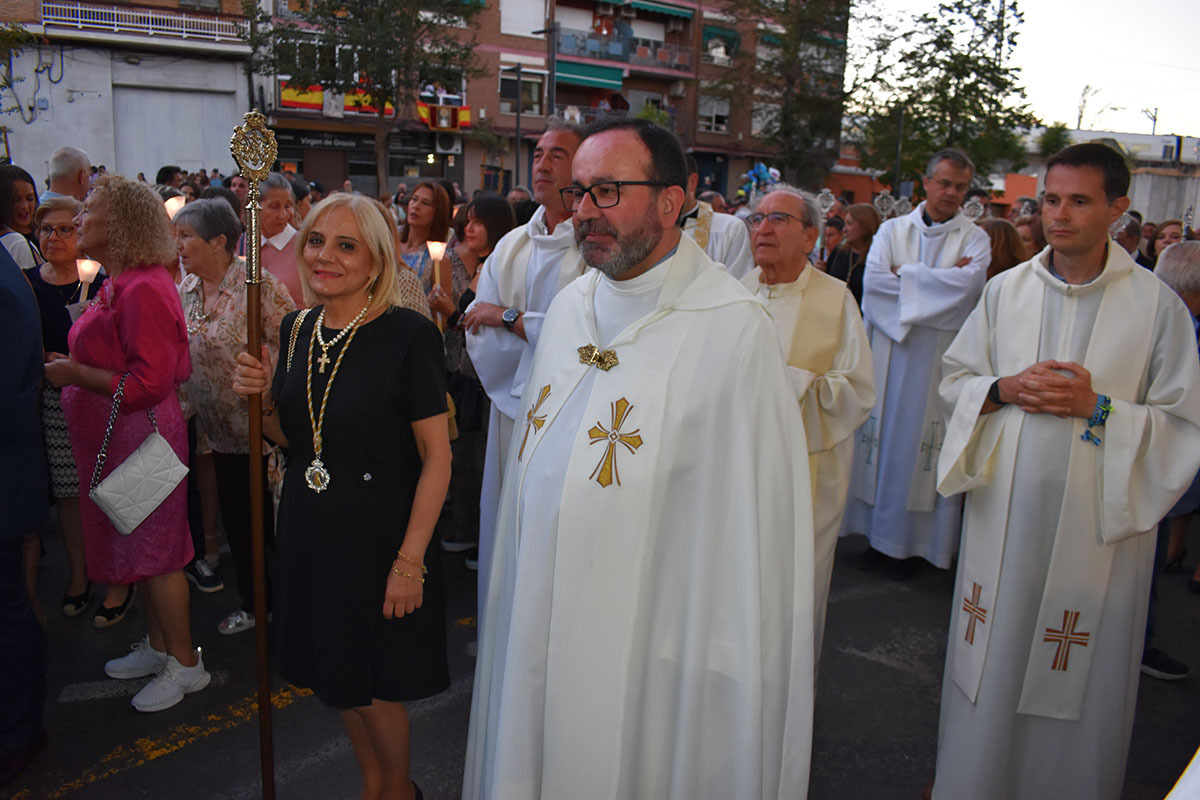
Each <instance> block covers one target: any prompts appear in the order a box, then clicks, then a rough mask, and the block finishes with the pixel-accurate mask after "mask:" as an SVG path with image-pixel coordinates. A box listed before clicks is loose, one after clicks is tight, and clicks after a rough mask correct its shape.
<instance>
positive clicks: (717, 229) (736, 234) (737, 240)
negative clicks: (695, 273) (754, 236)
mask: <svg viewBox="0 0 1200 800" xmlns="http://www.w3.org/2000/svg"><path fill="white" fill-rule="evenodd" d="M698 205H699V212H698V213H697V214H696V216H695V217H694V218H693V217H689V218H688V219H686V220H684V222H683V232H684V233H686V234H687V235H688V236H690V237H692V239H693V240H694V241H695V242H696V244H698V245H700V249H701V250H703V251H704V252H705V253H708V257H709V258H711V259H712V260H713V261H715V262H717V263H718V264H721V265H722V266H724V267H725V269H727V270H729V274H730V275H732V276H733V277H735V278H737V279H738V280H741V279H742V278H743V277H745V275H746V273H748V272H749V271H750V270H752V269H754V256H753V255H752V254H751V252H750V229H749V228H747V227H746V223H745V222H743V221H742V220H740V219H738V218H737V217H735V216H733V215H732V214H721V213H719V212H716V211H713V209H712V206H711V205H709V204H708V203H704V202H701V203H699V204H698Z"/></svg>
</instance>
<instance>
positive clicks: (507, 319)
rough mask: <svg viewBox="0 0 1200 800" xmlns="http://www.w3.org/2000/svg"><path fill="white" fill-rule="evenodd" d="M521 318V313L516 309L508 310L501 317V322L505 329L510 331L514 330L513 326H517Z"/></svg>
mask: <svg viewBox="0 0 1200 800" xmlns="http://www.w3.org/2000/svg"><path fill="white" fill-rule="evenodd" d="M520 318H521V312H520V311H517V310H516V309H515V308H506V309H504V313H503V314H501V315H500V321H501V322H503V323H504V327H505V328H507V329H508V330H510V331H511V330H512V329H513V325H516V324H517V320H518V319H520Z"/></svg>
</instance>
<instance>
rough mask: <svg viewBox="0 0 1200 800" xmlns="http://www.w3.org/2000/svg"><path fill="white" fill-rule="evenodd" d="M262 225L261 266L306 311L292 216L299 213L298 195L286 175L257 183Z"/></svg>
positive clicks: (273, 174) (277, 174)
mask: <svg viewBox="0 0 1200 800" xmlns="http://www.w3.org/2000/svg"><path fill="white" fill-rule="evenodd" d="M258 191H259V205H261V206H262V211H261V212H260V213H259V222H260V224H261V225H262V266H263V270H264V271H265V272H269V273H271V274H272V275H274V276H275V277H276V278H279V280H281V281H283V285H284V286H286V287H287V290H288V293H289V294H290V295H291V296H292V300H293V301H294V302H295V303H296V307H297V308H303V307H304V306H305V303H304V293H303V291H304V290H303V286H302V283H301V280H300V273H299V267H298V266H297V263H296V242H295V238H294V237H295V236H296V229H295V228H293V227H292V216H293V214H294V212H295V210H296V195H295V194H294V193H293V191H292V182H291V181H289V180H288V179H287V176H286V175H283V174H281V173H279V172H272V173H271V174H270V175H268V176H267V179H266V180H265V181H262V182H261V183H259V184H258Z"/></svg>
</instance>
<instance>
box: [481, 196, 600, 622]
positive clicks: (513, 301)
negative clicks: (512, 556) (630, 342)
mask: <svg viewBox="0 0 1200 800" xmlns="http://www.w3.org/2000/svg"><path fill="white" fill-rule="evenodd" d="M481 269H482V272H481V273H480V276H479V284H478V285H477V287H476V295H475V302H477V303H492V304H494V305H498V306H502V307H504V308H515V309H517V310H519V311H521V312H523V313H522V322H523V325H524V328H525V338H524V339H522V338H521V337H520V336H517V335H516V334H515V333H512V332H511V331H509V330H507V329H505V328H503V327H498V328H497V327H483V328H480V329H479V330H478V332H476V333H468V334H467V337H466V340H467V353H468V354H469V355H470V356H471V364H472V366H474V367H475V372H476V374H477V375H478V376H479V381H480V383H482V384H483V388H484V390H485V391H486V392H487V395H488V399H489V400H490V401H491V411H490V412H489V417H488V439H487V451H486V454H485V456H484V464H483V482H482V487H481V491H480V498H479V616H480V617H482V616H483V602H484V599H485V598H486V597H487V581H488V567H487V565H488V564H489V563H490V562H491V558H490V557H491V547H492V541H493V538H494V535H495V528H496V511H497V509H498V507H499V505H500V486H501V483H502V482H503V479H504V475H503V468H504V464H505V460H506V457H507V454H508V452H507V451H508V443H509V441H510V440H511V439H512V431H513V420H514V418H515V417H516V415H517V406H518V403H519V402H520V399H521V393H522V392H523V391H524V390H525V379H526V377H527V376H528V375H529V368H530V367H531V366H532V364H533V351H534V350H535V349H536V348H537V343H538V337H539V336H540V334H541V330H542V321H543V319H544V318H545V316H546V309H548V308H550V302H551V301H552V300H553V299H554V297H555V295H557V294H558V293H559V291H561V289H562V287H564V286H566V285H567V284H568V283H570V282H571V281H573V280H574V279H575V278H577V277H579V275H581V274H582V273H583V270H584V264H583V259H582V257H581V256H580V255H579V248H577V247H576V246H575V232H574V230H573V228H572V226H571V221H570V220H569V219H568V220H567V221H565V222H560V223H559V224H557V225H555V226H554V230H553V232H547V230H546V209H545V207H544V206H543V207H539V208H538V210H537V211H536V212H534V215H533V217H532V218H531V219H530V220H529V222H528V223H526V224H525V225H524V226H522V227H520V228H515V229H513V230H511V231H509V232H508V233H507V234H505V235H504V237H503V238H501V239H500V241H499V242H498V243H497V244H496V249H495V250H494V251H492V254H491V255H490V256H488V259H487V261H485V262H484V264H483V267H482V268H481Z"/></svg>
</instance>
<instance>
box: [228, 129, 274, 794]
mask: <svg viewBox="0 0 1200 800" xmlns="http://www.w3.org/2000/svg"><path fill="white" fill-rule="evenodd" d="M229 149H230V150H231V151H232V153H233V159H234V161H236V162H237V165H238V169H239V170H240V171H241V174H242V175H243V176H244V177H245V178H246V180H247V181H248V182H249V183H250V195H249V197H248V198H247V200H246V211H247V212H248V214H247V218H246V245H247V246H246V352H247V353H252V354H254V355H255V356H257V355H258V354H259V353H261V352H262V300H261V298H260V294H261V287H260V284H261V283H262V228H261V223H260V220H259V212H260V211H262V206H260V205H259V202H258V184H259V182H260V181H263V180H266V178H267V175H269V174H270V171H271V165H272V164H274V163H275V155H276V153H277V152H278V149H277V147H276V145H275V134H274V133H273V132H272V131H271V130H270V129H268V128H267V119H266V117H264V116H263V115H262V114H261V113H259V112H258V111H257V110H255V111H250V112H248V113H247V114H246V116H245V118H244V120H243V123H242V124H241V125H239V126H238V127H237V128H236V129H235V130H234V133H233V139H231V140H230V142H229ZM249 401H250V537H251V545H252V550H253V557H254V618H255V619H256V620H257V621H258V623H257V624H256V625H255V626H254V633H255V651H256V653H257V656H258V741H259V758H260V762H261V767H262V796H263V797H264V798H266V799H267V800H273V799H274V797H275V764H274V762H275V759H274V754H273V748H272V743H271V675H270V669H269V665H268V662H267V592H266V550H265V547H264V543H263V506H264V498H265V495H266V488H265V487H264V485H263V430H262V398H261V397H260V396H259V395H257V394H253V395H250V397H249Z"/></svg>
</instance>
